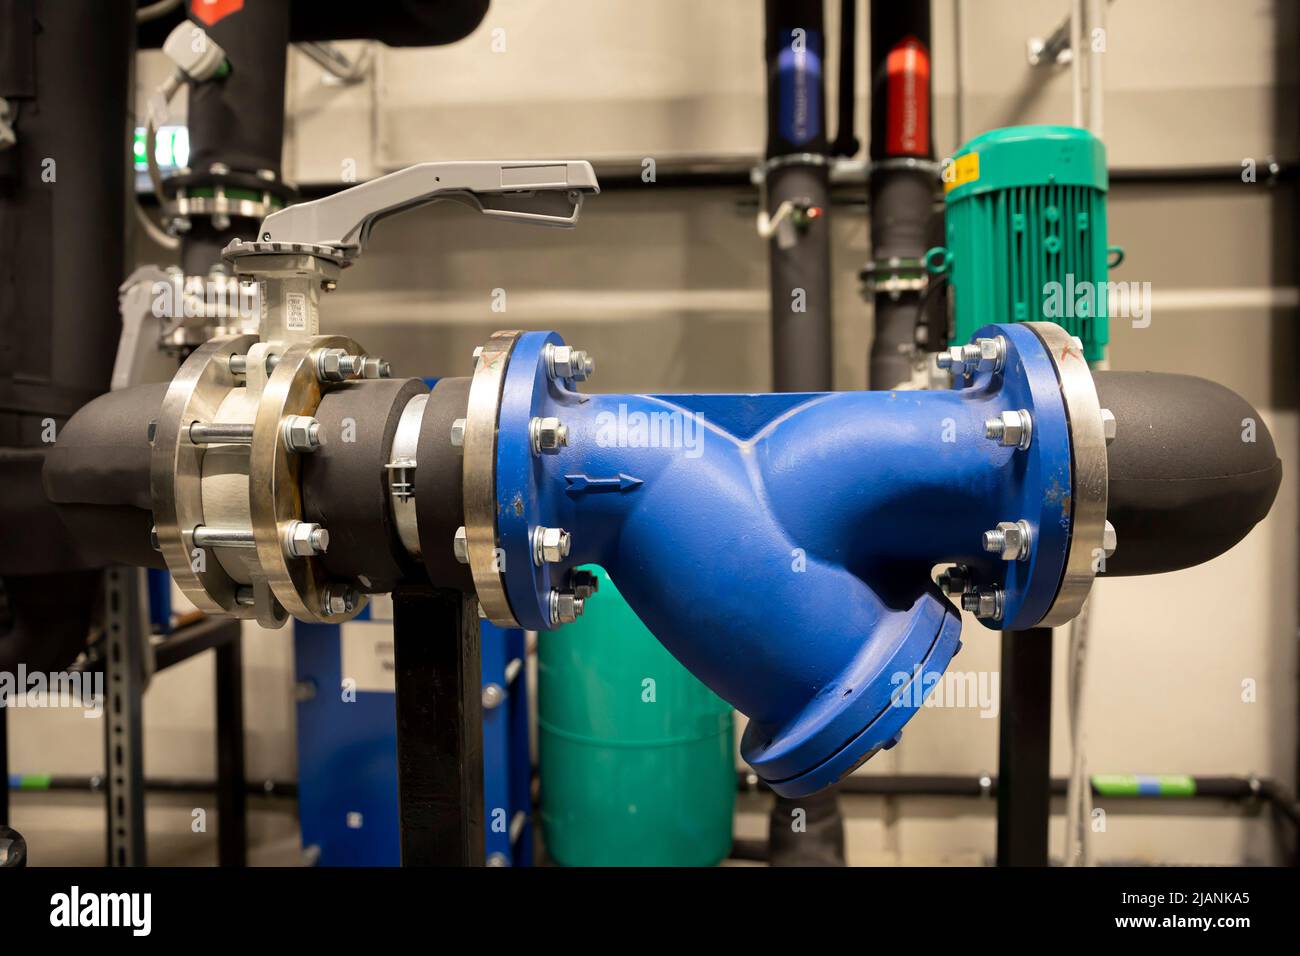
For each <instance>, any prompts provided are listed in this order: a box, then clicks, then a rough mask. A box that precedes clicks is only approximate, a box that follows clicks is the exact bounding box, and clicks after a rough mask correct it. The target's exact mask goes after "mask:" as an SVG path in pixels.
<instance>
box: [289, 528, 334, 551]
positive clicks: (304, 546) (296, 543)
mask: <svg viewBox="0 0 1300 956" xmlns="http://www.w3.org/2000/svg"><path fill="white" fill-rule="evenodd" d="M286 537H287V540H288V545H289V553H290V554H291V555H293V556H294V557H295V558H307V557H311V556H312V555H314V554H322V553H324V551H325V549H326V548H328V547H329V543H330V539H329V532H328V531H326V530H325V529H324V528H322V527H321V526H320V525H318V524H316V523H315V522H311V521H294V522H291V523H290V525H289V531H288V533H287V535H286Z"/></svg>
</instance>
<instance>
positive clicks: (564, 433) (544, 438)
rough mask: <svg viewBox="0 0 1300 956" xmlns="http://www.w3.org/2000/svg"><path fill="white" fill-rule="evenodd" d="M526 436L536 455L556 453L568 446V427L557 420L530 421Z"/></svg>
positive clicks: (534, 419) (540, 419)
mask: <svg viewBox="0 0 1300 956" xmlns="http://www.w3.org/2000/svg"><path fill="white" fill-rule="evenodd" d="M528 434H529V438H530V439H531V440H532V445H533V452H534V453H536V454H542V453H543V452H552V451H558V450H559V449H560V448H563V447H564V446H566V445H568V444H569V426H568V425H564V424H562V423H561V422H560V420H559V419H558V418H533V419H530V420H529V422H528Z"/></svg>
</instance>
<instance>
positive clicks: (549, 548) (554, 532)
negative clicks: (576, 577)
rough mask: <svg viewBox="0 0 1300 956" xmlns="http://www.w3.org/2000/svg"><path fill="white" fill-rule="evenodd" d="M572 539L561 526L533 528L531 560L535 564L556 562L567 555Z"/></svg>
mask: <svg viewBox="0 0 1300 956" xmlns="http://www.w3.org/2000/svg"><path fill="white" fill-rule="evenodd" d="M571 544H572V539H571V537H570V536H569V532H567V531H565V530H564V529H563V528H545V527H542V526H540V525H539V526H538V527H536V528H534V529H533V560H534V561H536V563H537V564H539V565H541V564H558V563H559V562H561V561H563V560H564V559H565V558H567V557H568V556H569V548H570V546H571Z"/></svg>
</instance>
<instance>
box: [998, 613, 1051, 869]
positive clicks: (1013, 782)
mask: <svg viewBox="0 0 1300 956" xmlns="http://www.w3.org/2000/svg"><path fill="white" fill-rule="evenodd" d="M1000 706H1001V709H1000V711H999V714H1000V716H999V719H998V866H1046V865H1047V827H1048V821H1049V820H1050V818H1051V809H1052V807H1051V803H1052V796H1051V784H1052V780H1051V755H1052V629H1051V628H1050V627H1038V628H1031V629H1030V630H1027V631H1003V632H1002V692H1001V704H1000Z"/></svg>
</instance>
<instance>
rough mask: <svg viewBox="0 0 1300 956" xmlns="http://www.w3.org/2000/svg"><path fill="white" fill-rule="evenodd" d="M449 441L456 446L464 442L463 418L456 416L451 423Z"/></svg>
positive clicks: (460, 445)
mask: <svg viewBox="0 0 1300 956" xmlns="http://www.w3.org/2000/svg"><path fill="white" fill-rule="evenodd" d="M451 443H452V445H453V446H454V447H456V448H460V447H462V446H463V445H464V444H465V419H463V418H458V419H456V420H455V421H454V422H452V423H451Z"/></svg>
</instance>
